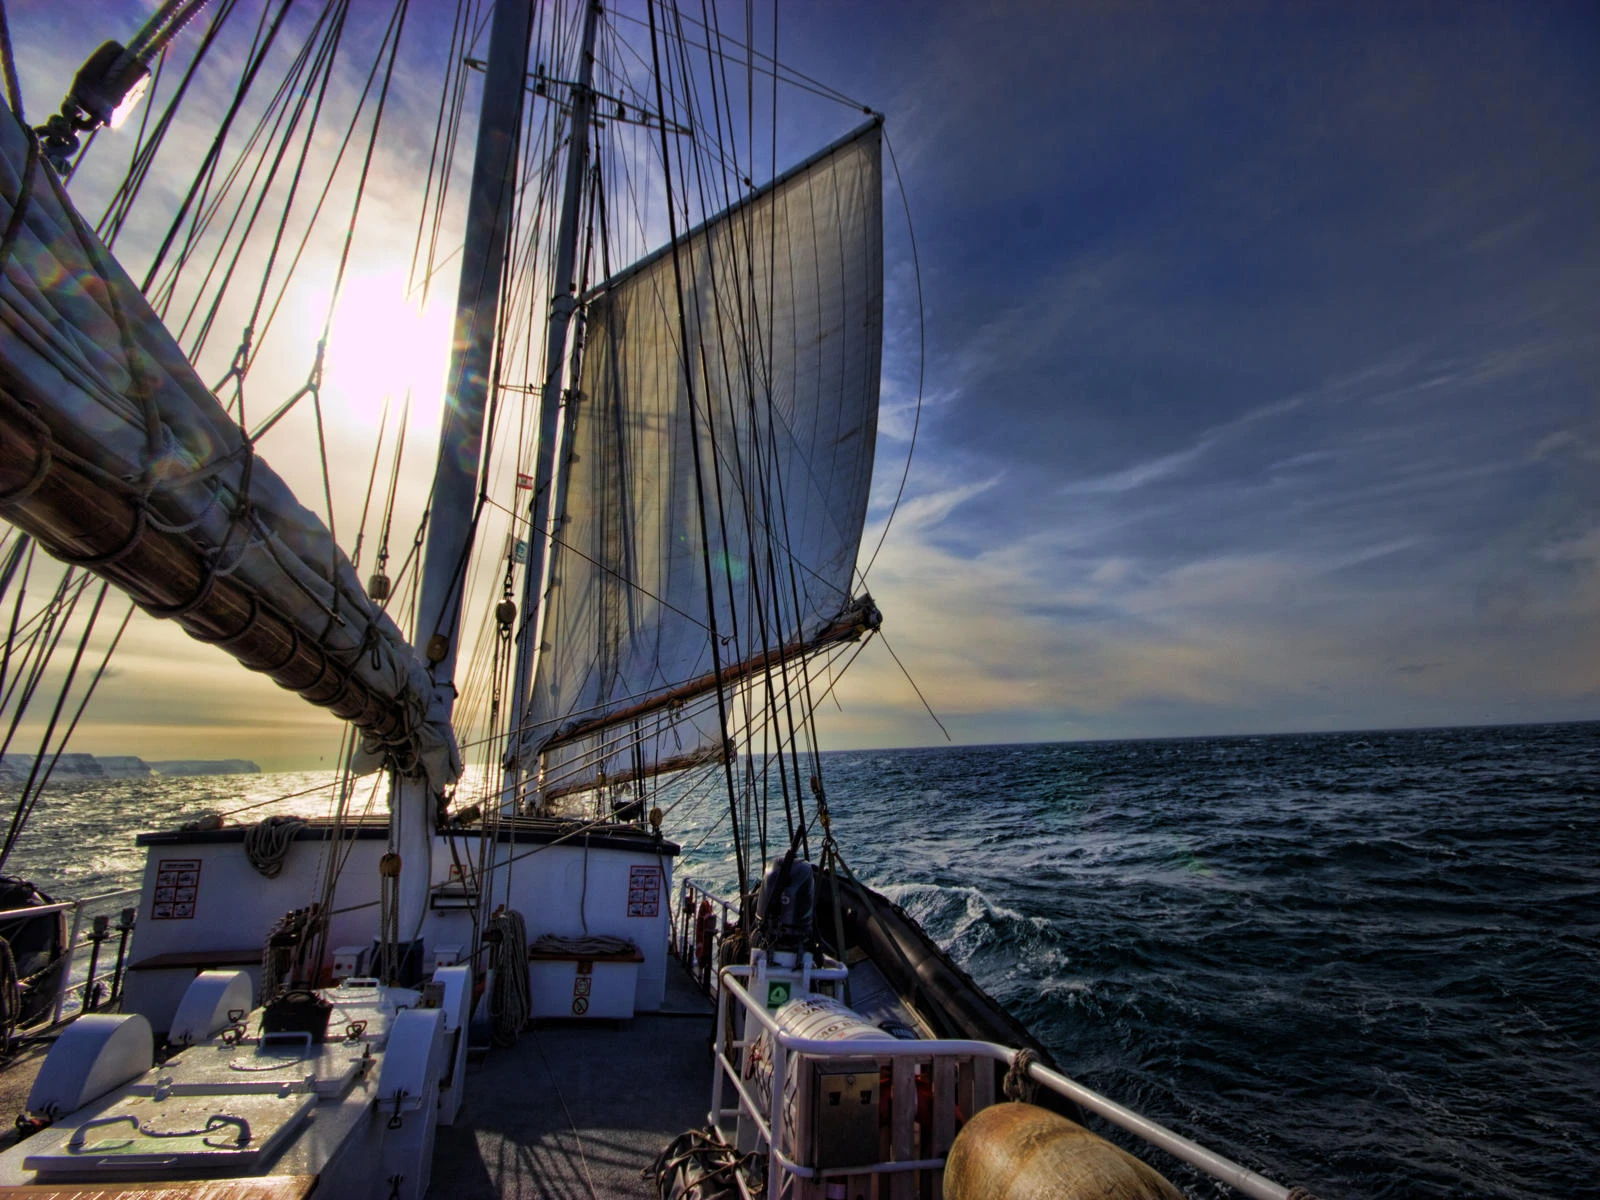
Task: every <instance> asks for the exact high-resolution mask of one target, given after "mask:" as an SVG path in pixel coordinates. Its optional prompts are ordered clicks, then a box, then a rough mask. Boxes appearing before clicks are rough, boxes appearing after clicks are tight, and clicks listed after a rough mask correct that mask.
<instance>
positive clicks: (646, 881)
mask: <svg viewBox="0 0 1600 1200" xmlns="http://www.w3.org/2000/svg"><path fill="white" fill-rule="evenodd" d="M628 915H629V916H630V917H656V916H660V915H661V868H659V867H652V866H637V867H629V868H628Z"/></svg>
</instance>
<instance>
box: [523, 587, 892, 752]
mask: <svg viewBox="0 0 1600 1200" xmlns="http://www.w3.org/2000/svg"><path fill="white" fill-rule="evenodd" d="M881 620H882V618H881V617H880V616H879V615H878V610H877V607H876V606H875V605H874V604H873V603H872V600H871V598H870V597H868V596H866V595H862V596H861V597H860V598H859V600H857V601H855V602H853V603H852V604H851V605H850V607H849V608H847V609H845V611H844V612H842V613H840V614H839V615H838V616H837V617H835V618H834V619H833V620H832V621H830V622H829V623H828V624H827V625H826V626H825V627H823V628H822V629H821V630H820V631H818V632H817V633H816V634H815V635H814V636H813V637H812V638H811V639H810V640H809V641H792V642H788V643H786V644H785V645H783V646H779V647H776V648H774V649H771V650H762V651H758V652H756V653H755V654H753V655H751V656H750V657H749V658H747V659H745V660H744V661H743V662H737V663H730V664H729V665H728V666H726V667H723V668H722V670H721V672H720V673H719V672H716V671H707V672H706V673H705V674H704V675H701V676H700V677H699V678H697V679H691V680H689V681H688V682H687V683H680V684H679V685H678V686H677V687H673V688H668V689H667V690H666V691H664V692H657V693H656V694H655V695H653V696H651V697H650V698H649V699H648V700H641V701H639V702H638V703H637V704H630V705H628V706H627V707H626V708H618V709H613V710H612V711H611V712H608V713H606V714H604V715H603V716H598V717H592V718H590V719H589V720H587V721H577V722H574V723H573V724H570V725H567V726H564V727H563V728H561V729H558V730H556V732H555V733H553V734H552V735H551V736H550V737H549V738H548V739H546V740H545V742H544V743H543V744H541V745H540V747H539V752H540V753H541V754H543V753H546V752H548V751H551V750H557V749H559V748H560V747H562V746H567V745H570V744H571V743H573V742H576V741H578V740H579V739H580V738H586V737H589V736H591V735H593V734H596V733H601V732H603V731H604V730H607V729H611V728H613V727H614V726H617V725H622V724H625V723H626V722H629V721H636V720H638V719H640V718H641V717H647V716H649V715H651V714H652V713H656V712H659V711H661V710H662V709H667V708H673V707H675V706H677V705H680V704H686V703H688V702H689V701H690V700H693V699H695V698H696V697H698V696H704V695H706V694H707V693H709V692H711V691H712V690H714V689H715V688H716V687H717V684H718V682H719V681H720V682H721V684H722V686H723V687H731V686H733V685H734V684H736V683H739V682H741V681H743V680H745V679H749V678H752V677H753V676H756V675H759V674H760V673H761V672H762V671H768V670H772V669H774V668H777V667H781V666H782V665H783V664H784V663H786V662H789V661H790V660H791V659H796V658H800V657H802V656H807V657H809V656H810V655H813V654H816V653H817V652H818V651H821V650H825V649H827V648H828V647H829V646H832V645H835V644H836V643H839V642H853V641H855V640H857V639H858V638H860V637H861V636H862V635H863V634H865V633H867V632H868V631H869V630H874V629H877V628H878V624H879V622H880V621H881Z"/></svg>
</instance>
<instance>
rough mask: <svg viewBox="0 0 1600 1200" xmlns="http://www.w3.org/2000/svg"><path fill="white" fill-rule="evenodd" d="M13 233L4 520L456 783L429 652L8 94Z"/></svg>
mask: <svg viewBox="0 0 1600 1200" xmlns="http://www.w3.org/2000/svg"><path fill="white" fill-rule="evenodd" d="M0 228H3V229H4V230H5V233H4V235H3V239H0V267H3V272H4V274H3V278H0V516H3V517H4V518H5V519H6V520H9V521H11V522H12V523H13V524H15V525H17V526H19V527H20V528H23V529H26V530H27V531H28V532H30V533H32V534H33V535H34V536H35V537H37V538H38V539H39V541H40V543H41V544H42V545H44V546H45V548H46V549H48V550H49V551H50V552H51V553H52V554H54V555H55V556H56V557H58V558H61V559H64V560H66V561H68V562H73V563H78V564H80V565H82V566H84V567H86V568H88V569H89V570H92V571H94V572H95V573H96V574H99V575H101V576H103V577H105V578H107V579H109V580H111V581H112V582H113V583H115V584H117V585H118V586H119V587H121V588H123V589H124V590H125V591H127V592H128V593H129V595H131V596H132V597H133V599H134V600H135V601H136V602H137V603H138V604H139V605H140V607H142V608H143V609H145V611H147V612H149V613H152V614H153V615H155V616H158V617H166V618H170V619H172V620H174V621H176V622H177V623H178V624H179V625H180V626H182V627H183V628H184V630H186V631H187V632H188V633H189V634H191V635H192V636H194V637H196V638H198V639H200V640H202V641H206V642H211V643H213V644H216V645H218V646H220V647H222V648H223V649H224V650H226V651H227V652H228V653H230V654H232V655H233V656H234V657H235V658H237V659H238V660H239V661H240V662H242V663H243V664H244V665H245V666H247V667H250V668H251V669H253V670H257V671H261V672H264V673H265V674H267V675H268V676H270V677H271V678H272V679H273V680H274V681H276V682H277V683H278V684H279V685H281V686H283V687H285V688H290V689H292V690H294V691H296V692H298V693H300V695H302V696H303V697H305V698H306V699H307V700H309V701H311V702H312V703H314V704H319V705H322V706H323V707H326V708H329V709H331V710H332V711H333V712H334V713H335V714H336V715H338V716H340V717H342V718H344V719H346V720H349V721H351V722H353V723H354V724H355V725H356V726H357V727H358V728H359V729H360V730H361V731H362V733H363V735H364V738H365V740H366V744H367V750H368V751H369V754H377V755H380V756H381V757H382V758H383V759H385V760H387V761H388V762H390V763H392V764H394V765H396V766H398V767H400V768H401V769H403V770H406V771H422V772H425V773H426V774H427V775H428V776H429V778H430V781H431V782H433V783H434V785H435V786H442V785H443V784H444V783H447V782H449V781H450V780H453V779H454V778H455V777H456V776H457V775H459V773H460V756H459V753H458V751H457V748H456V744H455V739H454V736H453V735H452V733H451V731H450V728H449V726H448V725H443V726H441V725H440V724H438V723H437V722H434V723H430V722H429V721H428V718H427V713H428V705H429V700H430V698H431V694H432V685H431V684H430V682H429V680H428V675H427V671H426V668H425V667H424V666H423V664H422V662H421V660H420V659H419V658H418V657H417V655H416V654H415V652H414V651H413V650H412V648H411V647H410V645H409V644H408V643H407V642H406V640H405V638H404V637H403V636H402V635H401V634H400V631H399V630H398V629H397V628H395V626H394V624H393V622H391V621H390V620H389V618H388V617H387V616H385V615H384V614H383V613H382V612H381V611H379V610H378V609H377V608H376V607H375V606H374V605H373V603H372V602H371V600H369V599H368V598H367V596H366V593H365V592H364V591H363V589H362V587H361V584H360V581H359V580H358V579H357V577H356V575H355V572H354V570H353V568H352V567H351V565H350V562H349V560H348V559H347V558H346V557H345V556H344V554H343V552H342V551H340V549H339V547H338V545H337V544H336V543H335V542H334V540H333V537H332V535H331V534H330V533H329V532H328V529H327V527H326V526H325V525H323V523H322V522H321V521H320V520H319V519H318V518H317V517H316V515H315V514H313V513H311V512H309V511H308V510H306V509H305V508H303V507H302V506H301V505H300V504H299V503H298V502H297V501H296V500H295V498H294V496H293V494H292V493H291V492H290V491H289V488H288V487H287V486H286V485H285V484H284V482H283V481H282V479H280V478H279V477H278V476H277V475H276V474H275V473H274V472H273V471H272V469H271V468H270V467H268V466H267V464H266V463H265V462H264V461H262V459H261V458H260V457H259V455H258V454H257V453H256V452H255V450H254V448H253V446H252V445H251V444H250V443H249V442H248V441H247V439H246V438H245V436H244V435H243V433H242V432H241V430H240V429H239V426H238V425H237V423H235V422H234V421H233V420H232V419H231V418H229V416H228V415H227V413H226V412H225V411H224V410H223V408H222V406H221V405H220V404H219V403H218V402H217V400H216V397H215V396H213V395H212V393H211V391H210V390H209V389H208V388H207V387H206V386H205V384H204V383H203V382H202V381H201V380H200V378H199V377H198V376H197V375H196V374H195V372H194V369H193V367H192V366H191V365H190V363H189V362H188V360H187V359H186V358H185V357H184V355H183V353H182V351H181V350H180V349H179V348H178V345H177V343H176V342H175V341H174V340H173V338H172V336H171V335H170V334H169V333H168V332H167V330H166V328H165V327H164V326H163V325H162V324H161V322H160V320H159V319H158V318H157V317H156V315H155V313H154V312H153V311H152V309H151V308H150V306H149V304H148V303H146V301H145V298H144V296H143V295H142V294H141V293H140V291H139V289H138V288H137V287H136V286H135V285H134V284H133V282H132V280H130V279H129V278H128V276H127V275H126V274H125V273H124V272H123V270H122V268H121V267H120V266H119V265H118V264H117V262H116V260H115V259H113V258H112V257H111V255H110V253H109V252H108V251H107V250H106V249H105V247H104V246H103V245H102V244H101V243H100V241H99V239H98V238H96V237H95V235H94V233H93V231H92V230H90V229H89V228H88V226H87V225H86V224H85V223H84V221H83V219H82V218H81V217H80V216H79V215H78V213H77V211H76V210H75V209H74V208H73V206H72V204H71V201H70V200H69V199H68V198H67V196H66V193H65V191H64V190H63V189H62V187H61V185H60V183H59V181H58V180H57V179H56V177H55V174H54V172H53V171H52V170H51V169H50V168H49V167H48V166H47V165H45V164H44V163H43V162H41V161H39V159H38V156H37V153H36V151H35V149H34V147H33V144H32V142H31V140H30V138H29V135H28V134H27V132H26V131H25V130H23V129H22V127H21V126H20V124H19V123H18V122H17V120H16V119H15V118H14V117H13V115H12V114H11V113H10V111H9V110H6V109H4V108H3V106H0Z"/></svg>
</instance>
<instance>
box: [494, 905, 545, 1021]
mask: <svg viewBox="0 0 1600 1200" xmlns="http://www.w3.org/2000/svg"><path fill="white" fill-rule="evenodd" d="M484 933H485V938H484V940H485V941H487V942H489V944H490V945H491V946H493V947H494V958H493V962H492V964H491V965H492V966H493V968H494V989H493V991H492V992H491V993H490V994H489V1013H490V1015H491V1016H492V1017H493V1018H494V1027H493V1032H492V1033H491V1035H490V1037H491V1039H492V1040H493V1042H494V1044H495V1045H496V1046H500V1047H502V1048H503V1047H506V1046H514V1045H516V1044H517V1035H518V1034H520V1033H521V1032H522V1027H523V1026H524V1025H526V1024H527V1023H528V1017H529V1016H530V1015H531V1014H532V1012H533V1001H532V997H531V996H530V995H529V993H528V924H527V922H526V921H524V920H523V919H522V914H521V913H519V912H517V911H516V910H515V909H510V908H502V909H500V910H499V911H498V912H496V913H495V914H494V916H492V917H490V918H489V924H488V926H487V928H486V929H485V930H484Z"/></svg>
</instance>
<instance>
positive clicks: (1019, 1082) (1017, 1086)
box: [1004, 1048, 1039, 1104]
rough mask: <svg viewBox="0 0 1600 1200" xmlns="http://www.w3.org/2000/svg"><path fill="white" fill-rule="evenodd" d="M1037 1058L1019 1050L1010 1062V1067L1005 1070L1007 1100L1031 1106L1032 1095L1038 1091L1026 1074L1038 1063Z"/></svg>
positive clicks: (1026, 1051) (1035, 1055)
mask: <svg viewBox="0 0 1600 1200" xmlns="http://www.w3.org/2000/svg"><path fill="white" fill-rule="evenodd" d="M1038 1058H1039V1056H1038V1055H1037V1054H1035V1053H1034V1052H1033V1051H1032V1050H1029V1049H1026V1048H1024V1049H1021V1050H1018V1051H1017V1056H1016V1057H1015V1058H1013V1059H1012V1060H1011V1066H1009V1067H1008V1068H1006V1078H1005V1084H1004V1088H1005V1093H1006V1099H1007V1100H1015V1101H1017V1102H1018V1103H1020V1104H1032V1103H1033V1094H1034V1093H1035V1092H1036V1091H1038V1090H1039V1085H1038V1084H1037V1083H1035V1082H1034V1081H1033V1077H1032V1076H1031V1075H1029V1074H1028V1068H1029V1067H1031V1066H1032V1065H1033V1064H1034V1063H1035V1062H1037V1061H1038Z"/></svg>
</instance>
